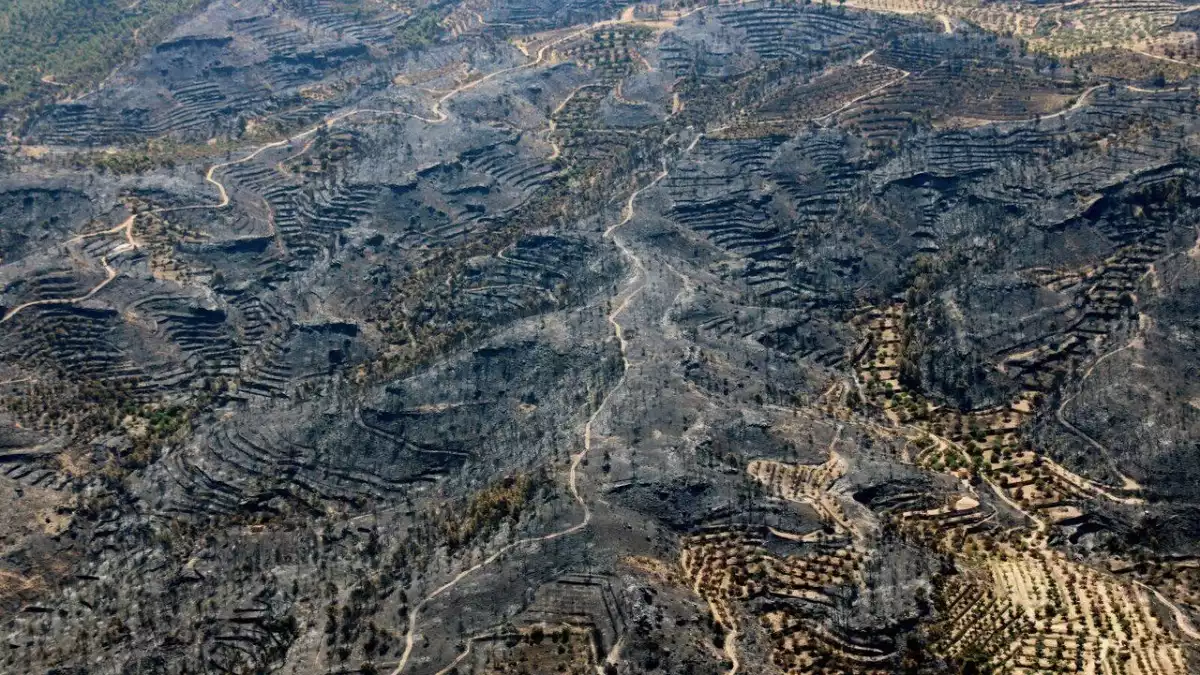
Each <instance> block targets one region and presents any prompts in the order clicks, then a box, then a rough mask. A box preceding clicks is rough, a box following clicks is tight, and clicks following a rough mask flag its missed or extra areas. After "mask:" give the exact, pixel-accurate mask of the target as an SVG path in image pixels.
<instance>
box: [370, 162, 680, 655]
mask: <svg viewBox="0 0 1200 675" xmlns="http://www.w3.org/2000/svg"><path fill="white" fill-rule="evenodd" d="M666 175H667V172H666V170H665V169H664V170H663V172H662V173H660V174H658V176H657V177H655V179H654V180H653V181H651V182H650V183H648V184H646V185H645V186H643V187H641V188H638V189H637V190H635V191H634V192H633V193H632V194H630V195H629V199H628V201H626V203H625V209H624V216H623V217H622V218H621V220H620V221H619V222H618V223H616V224H615V225H613V226H612V227H609V228H608V229H607V230H605V231H604V238H605V239H609V240H611V241H612V242H613V243H614V244H615V245H616V246H617V248H618V249H619V250H620V251H621V254H622V255H624V256H625V257H626V258H628V259H629V261H630V262H631V263H632V264H633V266H634V268H635V270H636V271H635V272H634V276H633V277H632V278H631V279H630V280H629V282H628V283H627V284H626V285H625V290H624V291H622V293H621V295H620V296H618V297H621V296H623V299H622V301H621V303H620V304H618V305H617V307H616V308H615V309H613V310H612V311H611V312H609V314H608V317H607V319H608V323H609V324H610V325H611V326H612V327H613V334H614V335H615V336H616V338H617V344H618V346H619V348H620V350H621V362H622V372H621V377H620V379H618V380H617V382H616V384H614V385H613V386H612V388H610V389H609V390H608V393H606V394H605V395H604V398H603V399H601V401H600V405H598V406H596V410H595V411H593V412H592V415H591V417H589V418H588V420H587V423H586V424H584V425H583V449H582V450H580V451H579V452H577V453H575V455H573V456H572V458H571V466H570V470H569V471H568V473H567V484H568V486H569V489H570V491H571V497H572V498H573V499H574V500H575V503H576V504H578V505H579V507H580V508H581V509H582V510H583V518H582V519H581V520H580V521H579V522H578V523H576V524H574V525H572V526H570V527H568V528H565V529H562V530H558V531H556V532H551V533H550V534H544V535H541V536H538V537H526V538H524V539H518V540H517V541H514V542H512V543H509V544H506V545H504V546H502V547H501V548H500V549H498V550H497V551H496V552H495V553H493V554H492V555H490V556H488V557H487V558H485V559H483V560H482V561H480V562H478V563H476V564H475V565H472V566H471V567H468V568H467V569H465V570H463V571H462V572H459V573H458V574H457V575H455V576H454V578H452V579H450V580H449V581H447V582H446V583H444V584H442V585H441V586H439V587H437V588H436V589H434V590H433V591H432V592H431V593H429V594H428V595H426V596H425V597H424V598H422V599H421V601H420V602H419V603H417V604H416V605H414V606H413V608H412V610H411V611H409V613H408V630H407V632H406V634H405V636H404V653H403V654H401V656H400V661H399V663H397V665H396V669H395V670H393V671H392V675H400V674H401V673H403V672H404V670H405V668H407V667H408V662H409V659H410V658H411V657H412V651H413V646H414V644H415V642H416V635H417V625H418V619H419V618H420V615H421V611H422V610H423V609H424V608H425V607H426V606H427V605H428V604H429V603H430V602H431V601H433V600H435V599H436V598H438V597H439V596H441V595H444V594H445V593H446V592H448V591H449V590H451V589H452V588H454V587H455V586H457V585H458V584H459V582H461V581H463V580H464V579H466V578H467V577H469V576H471V575H472V574H474V573H475V572H477V571H479V570H480V569H482V568H484V567H487V566H488V565H491V564H492V563H494V562H496V561H497V560H499V559H500V558H502V557H503V556H504V554H506V553H508V552H509V551H511V550H513V549H514V548H517V547H520V546H526V545H528V544H537V543H543V542H548V541H553V540H555V539H559V538H561V537H566V536H570V535H572V534H575V533H577V532H580V531H582V530H583V529H584V528H586V527H587V526H588V525H589V524H591V522H592V509H591V507H590V506H589V505H588V503H587V500H585V499H584V498H583V494H582V493H581V492H580V491H579V466H580V464H581V463H582V462H583V460H584V458H586V457H587V455H588V453H589V452H590V451H591V449H592V438H593V436H594V434H593V427H594V426H595V423H596V419H597V418H598V417H599V416H600V414H601V413H603V412H604V410H605V409H606V408H607V407H608V401H609V399H611V398H612V395H613V393H614V392H616V391H617V390H619V389H620V388H621V386H622V385H623V384H624V383H625V376H626V374H627V373H628V372H629V367H630V361H629V352H628V343H627V342H626V341H625V333H624V328H623V327H622V326H621V324H620V322H619V321H618V320H617V319H618V318H619V317H620V316H621V314H622V313H623V312H624V311H625V310H626V309H627V308H628V307H629V303H630V301H632V300H633V298H634V297H636V296H637V295H638V294H639V293H640V292H641V291H642V289H643V288H645V286H646V267H645V265H644V264H643V263H642V260H641V258H639V257H638V256H637V255H636V254H634V253H633V251H632V250H630V248H629V247H628V246H626V244H625V243H624V242H623V241H621V240H620V239H619V238H617V237H616V231H617V230H618V229H619V228H621V227H622V226H624V225H626V224H628V223H629V221H631V220H633V217H634V214H635V210H634V202H635V201H636V200H637V198H638V195H640V194H641V193H642V192H644V191H646V190H648V189H650V188H651V187H653V186H654V185H656V184H657V183H658V182H659V181H660V180H662V179H663V178H665V177H666ZM467 649H468V651H469V650H470V642H468V643H467ZM466 653H467V652H464V653H463V654H460V655H459V656H458V658H456V659H455V660H454V663H461V661H462V659H464V658H466ZM452 665H453V664H452ZM441 672H445V669H443V670H442V671H441Z"/></svg>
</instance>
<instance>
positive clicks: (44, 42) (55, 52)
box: [0, 0, 204, 105]
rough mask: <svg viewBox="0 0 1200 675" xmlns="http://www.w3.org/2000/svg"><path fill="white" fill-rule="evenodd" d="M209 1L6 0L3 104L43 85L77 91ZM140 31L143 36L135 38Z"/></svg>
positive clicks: (1, 29)
mask: <svg viewBox="0 0 1200 675" xmlns="http://www.w3.org/2000/svg"><path fill="white" fill-rule="evenodd" d="M203 2H204V0H20V2H5V3H0V45H3V47H2V48H0V105H13V104H19V103H21V102H24V101H25V100H27V99H28V98H29V97H30V95H32V94H34V93H35V92H36V91H37V90H38V89H64V90H66V91H70V92H74V91H77V90H79V89H82V88H84V87H86V86H87V85H89V84H91V83H93V82H96V81H98V80H99V79H101V78H103V77H104V76H105V75H107V74H108V72H109V71H110V70H112V68H113V67H114V66H115V65H117V64H118V63H120V62H121V61H123V60H125V59H127V58H129V57H131V56H132V55H133V54H135V53H136V52H137V50H138V48H139V47H138V46H139V44H153V42H154V41H155V39H156V38H160V37H161V36H162V35H163V34H164V33H165V32H166V30H168V29H169V28H170V26H171V25H172V23H173V21H174V19H175V18H177V17H178V16H180V15H181V14H183V13H185V12H188V11H190V10H192V9H194V8H195V7H197V6H199V5H201V4H202V3H203ZM135 34H136V36H137V39H135Z"/></svg>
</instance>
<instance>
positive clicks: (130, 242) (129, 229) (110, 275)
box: [0, 216, 138, 325]
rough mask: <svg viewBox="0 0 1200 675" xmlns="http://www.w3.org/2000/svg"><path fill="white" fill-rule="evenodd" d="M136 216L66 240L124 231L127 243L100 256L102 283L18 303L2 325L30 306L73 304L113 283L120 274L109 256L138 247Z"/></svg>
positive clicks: (4, 318) (2, 320)
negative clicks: (81, 290) (84, 290)
mask: <svg viewBox="0 0 1200 675" xmlns="http://www.w3.org/2000/svg"><path fill="white" fill-rule="evenodd" d="M136 218H137V216H129V218H127V219H126V220H125V222H123V223H121V224H120V225H118V226H116V227H114V228H112V229H111V230H103V231H101V232H89V233H87V234H80V235H77V236H75V237H72V238H70V239H68V240H67V241H66V242H65V243H67V244H73V243H75V242H77V241H83V240H84V239H90V238H92V237H101V236H104V235H106V234H118V233H122V232H123V233H124V234H125V243H124V244H120V245H118V246H117V247H116V248H114V249H113V250H112V251H110V252H108V253H106V254H105V255H103V256H102V257H101V258H100V265H101V266H103V267H104V272H105V277H104V280H103V281H101V282H100V283H98V284H96V285H95V286H93V287H92V289H91V290H89V291H88V292H87V293H84V294H83V295H80V296H78V297H74V298H52V299H48V300H32V301H30V302H26V303H24V304H21V305H17V306H16V307H13V308H12V309H10V310H8V311H7V312H6V313H5V314H4V316H3V317H0V325H3V324H5V323H7V322H8V321H9V319H12V318H13V317H14V316H16V315H17V314H20V313H21V312H22V311H24V310H26V309H29V308H30V307H38V306H40V305H73V304H75V303H77V302H85V301H87V300H89V299H91V297H92V296H93V295H95V294H97V293H99V292H100V291H102V290H104V287H105V286H107V285H109V284H110V283H112V280H113V279H116V278H117V274H118V273H117V270H116V268H114V267H113V266H112V265H111V264H110V263H109V261H108V259H109V257H111V256H114V255H119V254H121V253H125V252H126V251H132V250H134V249H136V248H138V244H137V242H136V241H134V239H133V222H134V219H136Z"/></svg>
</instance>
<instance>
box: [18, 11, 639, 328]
mask: <svg viewBox="0 0 1200 675" xmlns="http://www.w3.org/2000/svg"><path fill="white" fill-rule="evenodd" d="M626 22H627V20H626V19H624V18H622V19H612V20H608V21H600V22H598V23H595V24H591V25H589V26H586V27H584V28H581V29H579V30H577V31H573V32H571V33H569V34H567V35H565V36H563V37H560V38H558V39H556V40H553V41H551V42H548V43H546V44H545V45H543V46H542V47H541V48H540V49H538V52H537V56H536V57H535V58H534V59H532V60H531V61H529V62H527V63H523V64H520V65H517V66H512V67H510V68H503V69H501V70H497V71H494V72H492V73H489V74H487V75H484V76H483V77H480V78H478V79H475V80H471V81H470V82H466V83H464V84H462V85H459V86H458V87H456V88H454V89H452V90H451V91H449V92H447V93H446V94H444V95H442V96H441V97H440V98H438V99H437V100H436V101H435V102H434V104H433V109H432V110H433V114H434V115H435V116H434V117H423V116H421V115H417V114H415V113H410V112H405V111H400V110H379V109H374V108H353V109H351V110H347V111H344V112H341V113H338V114H337V115H334V116H332V117H328V118H325V119H323V120H321V121H320V122H318V123H317V124H315V125H313V126H312V127H310V128H308V129H305V130H304V131H301V132H299V133H297V134H295V135H293V136H290V137H288V138H284V139H281V140H278V141H272V142H270V143H265V144H263V145H260V146H258V147H257V148H255V149H253V150H251V151H250V152H249V153H247V154H246V155H244V156H242V157H240V158H238V159H233V160H229V161H226V162H220V163H217V164H213V165H212V166H210V167H208V171H206V172H205V173H204V181H205V182H207V183H211V184H212V185H213V186H214V187H216V189H217V195H218V199H217V202H216V203H215V204H194V205H191V206H173V207H165V208H159V209H153V210H151V211H150V213H160V214H161V213H173V212H176V211H195V210H202V209H223V208H225V207H226V206H229V203H230V201H231V200H230V198H229V191H228V190H227V189H226V187H225V184H224V183H222V182H221V181H220V180H218V179H217V177H216V175H217V172H219V171H222V170H224V169H227V168H229V167H231V166H236V165H238V164H244V163H246V162H249V161H252V160H254V159H255V158H256V157H258V156H259V155H261V154H262V153H264V152H267V151H268V150H273V149H275V148H281V147H284V146H286V145H291V144H292V143H295V142H296V141H299V140H303V139H305V138H308V137H309V136H312V135H314V134H316V133H317V132H318V131H320V130H321V129H322V128H332V127H333V125H335V124H337V123H339V122H342V121H343V120H346V119H349V118H351V117H354V116H357V115H365V114H369V115H396V116H400V117H409V118H412V119H415V120H419V121H421V122H425V123H426V124H442V123H444V122H445V121H446V120H448V119H450V116H449V115H448V114H447V113H446V112H445V110H443V106H444V105H445V104H446V102H447V101H449V100H450V99H452V98H454V97H455V96H458V95H459V94H461V93H463V92H464V91H469V90H471V89H474V88H475V87H477V86H479V85H481V84H483V83H484V82H487V81H488V80H491V79H494V78H496V77H499V76H501V75H505V74H507V73H512V72H516V71H519V70H524V69H526V68H534V67H536V66H539V65H541V64H542V63H543V62H544V61H545V60H546V55H547V54H548V53H549V51H550V50H551V49H553V48H554V47H557V46H558V45H560V44H562V43H564V42H567V41H569V40H573V39H575V38H577V37H579V36H581V35H585V34H587V33H589V32H591V31H593V30H596V29H597V28H603V27H605V26H609V25H616V24H619V23H626ZM312 145H313V144H312V143H309V144H308V145H306V146H305V147H304V148H303V149H302V150H301V151H300V152H299V153H297V154H295V155H292V156H291V157H289V158H288V159H289V160H291V159H295V158H296V157H299V156H300V155H303V154H304V153H305V152H307V151H308V150H309V149H310V148H311V147H312ZM135 218H136V216H130V217H129V219H128V220H126V221H125V222H123V223H121V224H120V225H118V226H116V227H114V228H112V229H110V230H104V231H101V232H91V233H87V234H81V235H77V236H75V237H72V238H71V239H68V240H67V241H66V242H65V243H67V244H70V243H74V242H77V241H82V240H84V239H88V238H91V237H97V236H102V235H106V234H116V233H118V232H121V231H124V232H125V237H126V239H127V243H126V244H122V245H121V246H119V247H118V248H117V249H114V250H113V251H112V252H110V253H109V254H108V255H105V256H103V257H102V258H101V259H100V264H101V265H102V266H103V267H104V271H105V273H106V277H105V279H104V280H103V281H101V282H100V283H99V284H97V285H96V286H95V287H93V288H92V289H91V290H89V291H88V292H87V293H85V294H83V295H80V296H78V297H74V298H54V299H47V300H33V301H31V302H26V303H24V304H21V305H17V306H16V307H14V308H12V309H11V310H9V311H8V312H6V313H5V314H4V316H3V317H0V325H3V324H4V323H7V322H8V321H9V320H10V319H12V318H13V317H15V316H16V315H17V314H19V313H21V312H22V311H24V310H26V309H29V308H30V307H37V306H41V305H68V304H76V303H80V302H85V301H87V300H89V299H91V298H92V297H93V296H94V295H96V294H97V293H99V292H100V291H101V290H103V289H104V287H105V286H107V285H108V284H110V283H111V282H112V281H113V280H114V279H116V278H117V276H118V275H119V272H118V271H117V270H116V268H114V267H112V265H111V264H110V263H109V257H110V256H112V255H118V254H120V253H125V252H127V251H130V250H133V249H137V248H138V244H137V242H136V241H134V239H133V224H134V220H135ZM268 220H269V221H270V220H271V219H270V218H268ZM271 227H272V232H273V231H274V225H273V223H271ZM273 233H274V232H273ZM276 239H278V237H276Z"/></svg>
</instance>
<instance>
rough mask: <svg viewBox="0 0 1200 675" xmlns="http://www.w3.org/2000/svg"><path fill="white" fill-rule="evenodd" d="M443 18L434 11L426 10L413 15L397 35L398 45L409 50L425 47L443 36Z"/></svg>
mask: <svg viewBox="0 0 1200 675" xmlns="http://www.w3.org/2000/svg"><path fill="white" fill-rule="evenodd" d="M442 30H443V28H442V17H441V15H440V14H439V13H438V12H437V11H436V10H434V9H431V8H425V9H422V10H420V11H418V12H417V13H415V14H413V15H412V16H411V17H410V18H409V19H408V21H405V22H404V25H403V26H401V27H400V31H399V33H398V34H397V35H396V45H397V46H398V47H401V48H407V49H420V48H422V47H425V46H427V45H429V44H431V43H433V41H434V40H436V39H437V38H438V37H439V36H440V35H441V34H442Z"/></svg>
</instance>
